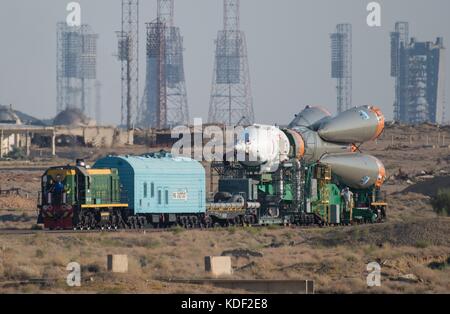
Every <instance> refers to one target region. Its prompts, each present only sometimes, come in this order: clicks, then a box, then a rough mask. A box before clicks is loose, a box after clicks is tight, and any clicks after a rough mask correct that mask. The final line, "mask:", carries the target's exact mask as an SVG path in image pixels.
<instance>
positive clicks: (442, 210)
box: [431, 189, 450, 216]
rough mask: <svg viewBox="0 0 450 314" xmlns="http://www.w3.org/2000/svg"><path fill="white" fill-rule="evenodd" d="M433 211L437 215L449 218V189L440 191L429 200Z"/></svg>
mask: <svg viewBox="0 0 450 314" xmlns="http://www.w3.org/2000/svg"><path fill="white" fill-rule="evenodd" d="M431 205H433V209H434V211H435V212H436V213H438V214H439V215H444V216H450V189H441V190H439V191H438V193H437V195H436V196H435V197H433V198H432V199H431Z"/></svg>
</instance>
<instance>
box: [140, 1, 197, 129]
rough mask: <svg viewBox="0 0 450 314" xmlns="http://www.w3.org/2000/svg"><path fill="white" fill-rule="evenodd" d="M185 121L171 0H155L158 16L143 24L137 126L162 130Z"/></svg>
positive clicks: (178, 42) (179, 43) (180, 41)
mask: <svg viewBox="0 0 450 314" xmlns="http://www.w3.org/2000/svg"><path fill="white" fill-rule="evenodd" d="M188 123H189V108H188V100H187V92H186V81H185V75H184V61H183V37H181V33H180V28H179V27H175V26H174V0H158V17H157V18H156V20H154V21H153V22H151V23H147V79H146V84H145V92H144V97H143V99H142V103H141V120H140V125H141V126H143V127H148V128H157V129H164V128H170V127H174V126H178V125H186V124H188Z"/></svg>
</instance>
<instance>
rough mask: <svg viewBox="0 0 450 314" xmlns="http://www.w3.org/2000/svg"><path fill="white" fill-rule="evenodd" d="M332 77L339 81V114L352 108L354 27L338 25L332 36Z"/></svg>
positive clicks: (337, 87) (337, 89)
mask: <svg viewBox="0 0 450 314" xmlns="http://www.w3.org/2000/svg"><path fill="white" fill-rule="evenodd" d="M331 77H332V78H335V79H336V81H337V86H336V91H337V112H338V113H341V112H344V111H345V110H348V109H350V108H351V107H352V83H353V82H352V25H351V24H338V25H337V26H336V32H335V33H333V34H331Z"/></svg>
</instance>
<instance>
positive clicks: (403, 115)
mask: <svg viewBox="0 0 450 314" xmlns="http://www.w3.org/2000/svg"><path fill="white" fill-rule="evenodd" d="M444 49H445V48H444V43H443V39H442V38H437V40H436V42H419V41H417V40H416V39H415V38H410V37H409V25H408V23H407V22H397V23H396V24H395V30H394V32H392V33H391V76H392V77H394V78H395V102H394V119H395V120H396V121H400V122H403V123H409V124H419V123H423V122H431V123H442V122H443V120H444V108H445V95H444V91H445V87H444V85H445V82H444V80H445V70H444V69H445V54H444Z"/></svg>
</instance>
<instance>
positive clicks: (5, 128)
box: [0, 123, 56, 158]
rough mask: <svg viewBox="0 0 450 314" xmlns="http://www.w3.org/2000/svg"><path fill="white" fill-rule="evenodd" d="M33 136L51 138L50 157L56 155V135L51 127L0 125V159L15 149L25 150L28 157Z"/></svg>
mask: <svg viewBox="0 0 450 314" xmlns="http://www.w3.org/2000/svg"><path fill="white" fill-rule="evenodd" d="M35 134H40V135H43V136H49V137H51V148H52V155H53V156H54V155H56V134H55V129H54V128H53V127H41V126H31V125H18V124H2V123H0V158H3V157H5V156H6V155H7V154H9V153H10V152H11V151H12V150H13V149H14V148H15V147H17V148H21V149H25V151H26V154H27V156H29V155H30V148H31V139H32V138H33V136H34V135H35Z"/></svg>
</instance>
